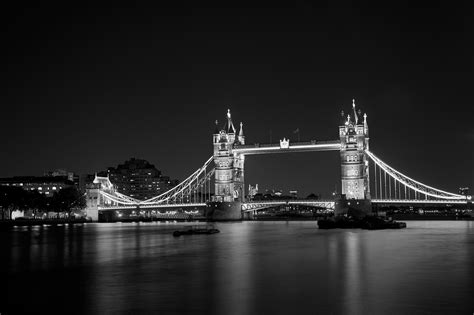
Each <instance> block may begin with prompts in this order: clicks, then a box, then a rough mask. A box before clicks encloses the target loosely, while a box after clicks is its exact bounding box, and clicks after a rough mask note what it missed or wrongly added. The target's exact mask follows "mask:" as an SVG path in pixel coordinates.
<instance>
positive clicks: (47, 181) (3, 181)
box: [0, 176, 74, 197]
mask: <svg viewBox="0 0 474 315" xmlns="http://www.w3.org/2000/svg"><path fill="white" fill-rule="evenodd" d="M0 185H3V186H12V187H21V188H23V189H24V190H28V191H34V190H36V191H38V192H39V193H40V194H44V195H46V196H47V197H52V196H53V194H54V193H55V192H57V191H59V190H61V189H64V188H66V187H71V186H74V182H73V181H71V180H69V179H68V177H67V176H14V177H7V178H0Z"/></svg>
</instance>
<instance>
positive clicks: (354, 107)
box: [352, 98, 359, 125]
mask: <svg viewBox="0 0 474 315" xmlns="http://www.w3.org/2000/svg"><path fill="white" fill-rule="evenodd" d="M355 101H356V100H355V99H354V98H353V99H352V110H353V111H354V120H355V124H356V125H357V123H358V122H359V119H358V117H357V112H356V104H355Z"/></svg>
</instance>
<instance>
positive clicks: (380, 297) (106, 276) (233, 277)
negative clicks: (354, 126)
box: [0, 221, 474, 315]
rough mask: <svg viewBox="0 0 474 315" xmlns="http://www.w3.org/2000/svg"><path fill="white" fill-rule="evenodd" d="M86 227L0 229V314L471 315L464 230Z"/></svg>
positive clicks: (470, 237)
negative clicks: (187, 231)
mask: <svg viewBox="0 0 474 315" xmlns="http://www.w3.org/2000/svg"><path fill="white" fill-rule="evenodd" d="M407 224H408V228H407V229H403V230H380V231H366V230H318V229H317V226H316V222H315V221H301V222H298V221H290V222H284V221H280V222H261V221H260V222H256V221H254V222H242V223H219V224H217V225H216V227H217V228H218V229H220V231H221V233H219V234H214V235H191V236H181V237H173V236H172V235H171V232H172V231H174V230H176V229H179V228H182V227H183V224H178V223H159V222H150V223H88V224H81V225H70V226H67V225H62V226H57V227H54V226H42V227H15V228H11V229H8V230H4V231H0V237H1V251H2V255H1V257H2V258H1V261H0V267H1V271H0V272H1V279H2V280H1V287H2V288H1V290H2V291H1V297H0V313H1V314H2V315H3V314H16V313H24V312H35V313H45V314H51V313H53V312H60V313H63V314H66V313H68V314H124V313H127V314H150V313H153V314H473V312H474V221H408V222H407Z"/></svg>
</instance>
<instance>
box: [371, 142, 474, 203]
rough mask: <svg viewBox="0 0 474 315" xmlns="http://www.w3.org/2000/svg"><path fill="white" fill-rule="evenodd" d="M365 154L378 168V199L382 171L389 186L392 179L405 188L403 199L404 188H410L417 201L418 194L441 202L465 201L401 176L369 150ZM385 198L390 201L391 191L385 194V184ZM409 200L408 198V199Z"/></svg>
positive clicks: (460, 197) (463, 197)
mask: <svg viewBox="0 0 474 315" xmlns="http://www.w3.org/2000/svg"><path fill="white" fill-rule="evenodd" d="M365 153H366V154H367V156H368V157H369V158H370V159H371V160H372V161H373V162H374V163H375V164H376V165H377V166H378V167H379V175H380V178H379V179H380V180H379V184H380V190H379V193H380V192H382V193H381V194H380V195H379V197H383V191H382V189H381V188H382V187H381V184H382V183H381V181H382V177H381V175H382V174H381V172H382V171H383V172H384V176H386V175H387V174H388V175H389V186H391V185H390V180H391V178H393V179H394V180H395V183H396V182H398V183H399V184H401V185H403V186H404V187H405V198H406V196H407V190H406V188H407V187H408V188H410V189H411V190H413V191H414V195H415V199H418V194H424V195H425V199H427V198H428V196H430V197H433V198H437V199H443V200H460V199H462V200H465V199H466V196H463V195H459V194H453V193H450V192H447V191H444V190H441V189H437V188H434V187H431V186H428V185H425V184H423V183H420V182H418V181H416V180H414V179H412V178H410V177H408V176H406V175H404V174H402V173H401V172H399V171H397V170H396V169H394V168H392V167H391V166H389V165H388V164H386V163H385V162H383V161H382V160H381V159H379V158H378V157H376V156H375V154H373V153H372V152H370V151H369V150H365ZM384 186H385V189H384V191H385V197H387V195H389V196H390V198H389V199H391V195H392V194H391V191H390V192H388V193H387V187H386V186H387V185H386V184H385V185H384ZM395 189H396V186H395ZM398 191H399V193H400V186H399V188H398ZM396 195H397V193H396V192H395V198H396V197H397V196H396ZM408 196H410V191H408ZM409 198H410V197H409Z"/></svg>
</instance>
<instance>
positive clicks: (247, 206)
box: [99, 199, 469, 212]
mask: <svg viewBox="0 0 474 315" xmlns="http://www.w3.org/2000/svg"><path fill="white" fill-rule="evenodd" d="M349 202H350V200H349ZM468 202H469V201H468V200H429V199H428V200H426V199H372V204H376V205H377V204H378V205H383V204H387V205H410V204H412V205H443V204H444V205H454V204H456V205H465V204H467V203H468ZM280 205H306V206H314V207H321V208H326V209H331V210H334V206H335V203H334V201H333V200H272V201H264V200H262V201H250V202H244V203H242V211H244V212H247V211H258V210H260V209H265V208H269V207H273V206H280ZM198 207H206V203H205V202H199V203H177V204H166V203H163V204H156V205H153V204H144V205H136V206H135V205H114V206H110V207H99V210H134V209H166V208H198Z"/></svg>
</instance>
